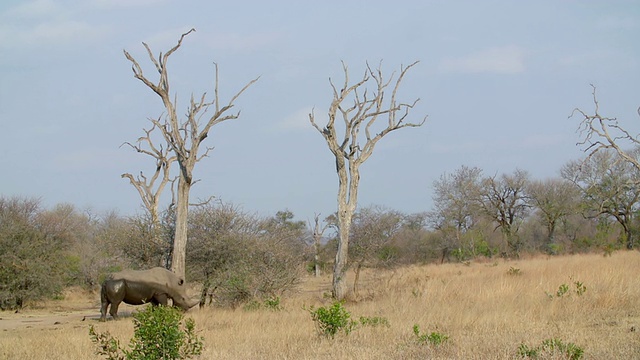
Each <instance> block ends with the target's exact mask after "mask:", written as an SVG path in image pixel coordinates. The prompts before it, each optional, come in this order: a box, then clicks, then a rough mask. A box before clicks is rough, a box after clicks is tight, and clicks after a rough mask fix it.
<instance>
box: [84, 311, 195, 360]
mask: <svg viewBox="0 0 640 360" xmlns="http://www.w3.org/2000/svg"><path fill="white" fill-rule="evenodd" d="M133 318H134V319H133V323H134V328H135V329H134V334H133V338H132V339H131V342H130V343H129V349H124V348H122V347H121V346H120V342H119V341H118V339H114V338H113V337H111V335H110V334H109V333H108V332H106V333H102V334H100V333H97V332H96V331H95V329H94V327H93V325H92V326H91V327H90V328H89V336H90V338H91V341H93V342H94V343H95V344H96V345H97V346H98V350H97V351H96V354H98V355H104V356H106V358H107V359H108V360H125V359H126V360H155V359H163V360H173V359H188V358H191V357H193V356H195V355H200V354H201V353H202V347H203V343H202V340H203V338H202V337H198V336H197V335H196V334H195V322H194V321H193V319H187V320H185V322H184V325H183V326H181V321H182V319H183V315H182V312H181V311H180V310H178V309H175V308H172V307H167V306H147V307H146V308H145V309H144V310H143V311H139V312H137V313H135V314H134V315H133Z"/></svg>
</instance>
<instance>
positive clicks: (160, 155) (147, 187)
mask: <svg viewBox="0 0 640 360" xmlns="http://www.w3.org/2000/svg"><path fill="white" fill-rule="evenodd" d="M152 122H153V120H152ZM155 122H156V123H157V122H158V121H155ZM157 128H158V127H157V126H156V125H155V123H154V124H153V126H152V127H151V129H149V130H147V129H143V131H144V132H145V134H146V135H145V136H141V137H140V138H138V140H137V141H136V145H134V144H131V143H130V142H125V143H124V144H122V145H128V146H130V147H131V148H132V149H134V150H135V151H137V152H138V153H141V154H145V155H148V156H150V157H152V158H153V159H154V160H155V162H156V168H155V172H154V173H153V175H151V177H149V178H147V177H146V176H145V175H144V173H143V172H142V171H141V172H140V174H139V175H138V176H135V177H134V176H133V175H132V174H130V173H124V174H122V178H127V179H129V182H131V185H133V187H134V188H135V189H136V190H137V191H138V194H139V195H140V199H141V200H142V204H143V205H144V207H145V209H147V211H148V212H149V215H150V217H151V223H152V226H157V225H158V224H159V223H160V217H159V207H160V196H161V195H162V192H163V190H164V188H165V186H166V185H167V184H168V183H169V182H170V181H172V179H171V175H170V174H171V172H170V170H171V164H172V163H173V162H174V161H176V156H175V155H170V153H169V146H167V147H166V148H165V147H164V146H163V145H160V146H156V145H155V144H154V142H153V140H152V138H151V134H152V133H153V131H154V130H155V129H157ZM143 144H145V145H144V146H143Z"/></svg>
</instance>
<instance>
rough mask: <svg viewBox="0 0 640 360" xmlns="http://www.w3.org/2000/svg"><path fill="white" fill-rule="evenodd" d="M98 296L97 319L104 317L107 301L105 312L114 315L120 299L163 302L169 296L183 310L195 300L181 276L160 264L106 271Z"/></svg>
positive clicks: (101, 319) (102, 319)
mask: <svg viewBox="0 0 640 360" xmlns="http://www.w3.org/2000/svg"><path fill="white" fill-rule="evenodd" d="M100 299H101V301H102V306H101V308H100V314H101V316H100V321H105V320H106V317H107V308H108V307H109V305H111V310H110V311H109V314H111V316H112V317H113V318H114V319H117V318H118V306H119V305H120V303H121V302H124V303H125V304H129V305H142V304H146V303H151V304H153V305H167V301H168V299H171V300H172V301H173V306H177V307H179V308H181V309H183V310H185V311H186V310H189V309H190V308H192V307H194V306H196V305H197V304H198V303H199V301H198V300H192V299H189V297H188V296H187V292H186V288H185V283H184V280H183V279H181V278H180V277H178V276H177V275H176V274H174V273H173V272H171V271H169V270H167V269H165V268H161V267H156V268H153V269H149V270H124V271H120V272H115V273H113V274H111V275H109V276H108V277H107V279H106V280H105V281H104V282H103V283H102V289H101V291H100Z"/></svg>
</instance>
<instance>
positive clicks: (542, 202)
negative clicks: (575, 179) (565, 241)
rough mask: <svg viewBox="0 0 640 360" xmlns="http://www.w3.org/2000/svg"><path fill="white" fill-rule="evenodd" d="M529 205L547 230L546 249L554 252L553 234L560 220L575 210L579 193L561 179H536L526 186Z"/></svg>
mask: <svg viewBox="0 0 640 360" xmlns="http://www.w3.org/2000/svg"><path fill="white" fill-rule="evenodd" d="M527 193H528V194H529V195H528V197H529V200H530V203H531V205H532V206H533V207H534V208H535V209H536V214H537V215H538V217H539V219H540V221H541V223H542V224H543V225H544V226H545V228H546V230H547V240H546V242H545V247H546V251H547V252H549V253H554V252H555V251H556V247H555V234H556V230H557V228H558V225H559V223H560V222H561V221H563V220H566V219H567V217H568V216H569V215H571V214H574V213H576V212H577V207H578V204H579V194H578V193H577V191H576V188H575V186H573V184H572V183H571V182H569V181H566V180H563V179H557V178H553V179H546V180H536V181H532V182H530V183H529V185H528V187H527Z"/></svg>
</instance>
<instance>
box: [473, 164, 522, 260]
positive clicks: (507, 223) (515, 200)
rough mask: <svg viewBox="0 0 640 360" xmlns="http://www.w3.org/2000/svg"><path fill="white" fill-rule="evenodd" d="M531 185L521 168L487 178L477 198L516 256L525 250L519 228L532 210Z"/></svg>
mask: <svg viewBox="0 0 640 360" xmlns="http://www.w3.org/2000/svg"><path fill="white" fill-rule="evenodd" d="M528 182H529V175H528V174H527V172H526V171H523V170H519V169H518V170H516V171H514V173H513V174H510V175H509V174H504V175H502V176H501V177H499V178H498V177H496V176H493V177H487V178H485V179H483V180H482V185H481V189H480V192H479V194H478V197H477V198H476V201H477V203H478V204H479V205H480V208H481V209H482V211H483V212H484V214H485V215H486V216H488V217H489V219H491V220H492V221H493V222H494V223H495V224H496V227H495V228H496V229H498V228H499V229H500V230H501V232H502V235H503V236H504V239H505V242H506V244H507V247H508V249H509V251H510V252H511V253H512V254H514V255H516V256H517V255H518V254H519V253H520V251H521V250H522V239H520V237H519V235H518V229H519V227H520V225H521V224H522V222H523V220H524V219H525V217H526V215H527V214H528V210H529V203H528V201H527V197H526V192H525V189H526V186H527V184H528Z"/></svg>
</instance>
